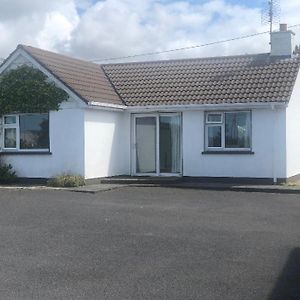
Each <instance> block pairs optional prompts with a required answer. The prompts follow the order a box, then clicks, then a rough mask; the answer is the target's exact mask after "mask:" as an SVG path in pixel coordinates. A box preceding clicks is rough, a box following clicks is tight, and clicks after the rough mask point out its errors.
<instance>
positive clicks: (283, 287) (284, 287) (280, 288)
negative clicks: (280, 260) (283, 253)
mask: <svg viewBox="0 0 300 300" xmlns="http://www.w3.org/2000/svg"><path fill="white" fill-rule="evenodd" d="M296 299H300V248H295V249H294V250H292V251H291V252H290V255H289V257H288V260H287V262H286V264H285V266H284V268H283V270H282V272H281V274H280V275H279V278H278V280H277V282H276V284H275V286H274V288H273V290H272V292H271V294H270V295H269V297H268V300H296Z"/></svg>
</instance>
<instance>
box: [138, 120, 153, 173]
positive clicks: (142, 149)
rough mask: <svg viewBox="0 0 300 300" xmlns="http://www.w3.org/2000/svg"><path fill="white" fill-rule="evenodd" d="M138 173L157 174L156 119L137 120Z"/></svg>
mask: <svg viewBox="0 0 300 300" xmlns="http://www.w3.org/2000/svg"><path fill="white" fill-rule="evenodd" d="M135 125H136V127H135V128H136V172H137V173H145V174H147V173H156V117H139V118H136V124H135Z"/></svg>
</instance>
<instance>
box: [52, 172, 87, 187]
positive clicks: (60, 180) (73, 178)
mask: <svg viewBox="0 0 300 300" xmlns="http://www.w3.org/2000/svg"><path fill="white" fill-rule="evenodd" d="M48 185H49V186H53V187H77V186H82V185H85V182H84V178H83V177H82V176H79V175H71V174H63V175H59V176H55V177H53V178H51V179H50V180H48Z"/></svg>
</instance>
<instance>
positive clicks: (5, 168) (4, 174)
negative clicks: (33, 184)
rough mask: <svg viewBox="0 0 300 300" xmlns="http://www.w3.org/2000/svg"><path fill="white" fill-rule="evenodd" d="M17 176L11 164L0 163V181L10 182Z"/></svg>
mask: <svg viewBox="0 0 300 300" xmlns="http://www.w3.org/2000/svg"><path fill="white" fill-rule="evenodd" d="M16 178H17V175H16V172H15V171H13V168H12V165H10V164H3V163H0V182H1V181H2V182H11V181H14V180H15V179H16Z"/></svg>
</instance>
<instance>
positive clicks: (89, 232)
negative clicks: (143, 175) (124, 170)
mask: <svg viewBox="0 0 300 300" xmlns="http://www.w3.org/2000/svg"><path fill="white" fill-rule="evenodd" d="M0 205H1V209H0V241H1V242H0V299H300V196H299V195H288V194H272V193H259V192H256V193H249V192H233V191H208V190H197V189H189V188H185V189H179V188H175V187H164V188H158V187H135V186H130V187H122V188H116V189H112V190H107V191H103V192H101V193H95V194H93V193H74V192H70V191H61V190H14V189H7V190H5V189H1V190H0Z"/></svg>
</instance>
